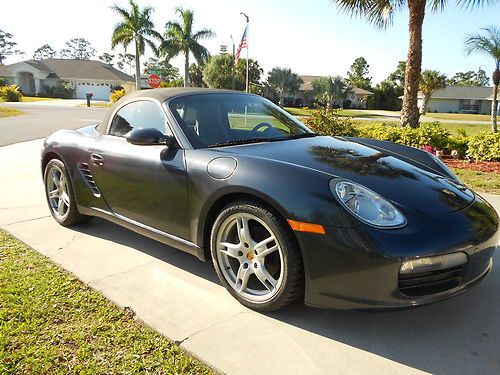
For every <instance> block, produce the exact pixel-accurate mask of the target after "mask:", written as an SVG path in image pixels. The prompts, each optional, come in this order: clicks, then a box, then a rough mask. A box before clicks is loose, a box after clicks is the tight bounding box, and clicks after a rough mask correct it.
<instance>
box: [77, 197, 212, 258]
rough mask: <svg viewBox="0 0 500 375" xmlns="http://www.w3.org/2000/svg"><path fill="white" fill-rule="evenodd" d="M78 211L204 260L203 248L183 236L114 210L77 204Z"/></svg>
mask: <svg viewBox="0 0 500 375" xmlns="http://www.w3.org/2000/svg"><path fill="white" fill-rule="evenodd" d="M78 211H79V212H80V213H81V214H83V215H88V216H97V217H100V218H102V219H105V220H108V221H111V222H113V223H115V224H118V225H120V226H122V227H125V228H127V229H130V230H132V231H134V232H136V233H139V234H142V235H143V236H145V237H148V238H151V239H153V240H156V241H158V242H161V243H164V244H165V245H168V246H172V247H175V248H176V249H179V250H182V251H185V252H186V253H189V254H191V255H194V256H195V257H197V258H198V259H199V260H201V261H202V262H206V258H205V253H204V251H203V249H202V248H201V247H199V246H198V245H196V244H195V243H193V242H190V241H187V240H185V239H183V238H180V237H177V236H174V235H172V234H169V233H166V232H163V231H161V230H158V229H156V228H153V227H150V226H147V225H145V224H142V223H140V222H138V221H135V220H132V219H129V218H127V217H125V216H122V215H119V214H116V213H114V212H110V211H106V210H103V209H100V208H97V207H84V206H80V205H79V206H78Z"/></svg>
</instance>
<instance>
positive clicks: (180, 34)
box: [161, 8, 215, 87]
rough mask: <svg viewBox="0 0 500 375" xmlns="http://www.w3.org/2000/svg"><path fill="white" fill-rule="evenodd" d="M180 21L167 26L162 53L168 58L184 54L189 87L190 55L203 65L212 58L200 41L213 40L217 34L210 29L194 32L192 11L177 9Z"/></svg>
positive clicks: (185, 75)
mask: <svg viewBox="0 0 500 375" xmlns="http://www.w3.org/2000/svg"><path fill="white" fill-rule="evenodd" d="M175 11H176V13H177V15H178V16H179V21H170V22H167V23H166V24H165V35H164V40H163V42H162V45H161V52H162V54H163V55H165V56H167V57H168V58H170V57H174V56H177V55H179V54H182V55H183V57H184V87H188V86H189V54H190V53H192V54H193V56H194V58H195V60H196V62H197V63H198V64H200V65H203V64H204V63H205V62H206V61H207V60H208V57H209V56H210V53H209V52H208V50H207V49H206V48H205V47H203V46H202V45H201V44H200V40H203V39H207V38H212V37H214V36H215V33H214V32H213V31H212V30H210V29H202V30H200V31H197V32H194V31H193V22H194V13H193V11H192V10H190V9H186V10H184V9H182V8H177V9H176V10H175Z"/></svg>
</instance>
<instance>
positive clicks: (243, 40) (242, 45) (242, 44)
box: [235, 25, 248, 64]
mask: <svg viewBox="0 0 500 375" xmlns="http://www.w3.org/2000/svg"><path fill="white" fill-rule="evenodd" d="M247 29H248V25H247V26H246V27H245V31H244V32H243V36H242V37H241V42H240V45H239V46H238V50H237V51H236V59H235V63H236V64H238V60H239V59H240V53H241V50H242V49H243V48H248V43H247Z"/></svg>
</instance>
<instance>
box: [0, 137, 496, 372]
mask: <svg viewBox="0 0 500 375" xmlns="http://www.w3.org/2000/svg"><path fill="white" fill-rule="evenodd" d="M40 146H41V141H40V140H37V141H31V142H25V143H20V144H16V145H11V146H6V147H1V148H0V170H1V171H2V173H0V227H1V228H4V229H6V230H7V231H9V232H10V233H12V234H13V235H15V236H16V237H17V238H19V239H21V240H22V241H24V242H25V243H27V244H28V245H29V246H31V247H32V248H34V249H36V250H37V251H39V252H41V253H42V254H45V255H46V256H48V257H50V258H51V259H52V260H53V261H55V262H56V263H58V264H60V265H61V266H62V267H64V268H65V269H67V270H69V271H71V272H73V273H74V274H75V275H76V276H77V277H78V278H80V279H81V280H82V281H83V282H85V283H89V285H90V286H92V287H93V288H95V289H97V290H98V291H100V292H101V293H103V294H104V295H105V296H106V297H107V298H109V299H111V300H112V301H114V302H115V303H116V304H118V305H119V306H122V307H123V306H129V307H131V308H132V309H133V310H134V311H135V312H136V313H137V316H138V317H139V318H140V319H142V320H143V321H144V322H146V323H147V324H149V325H150V326H152V327H153V328H155V329H156V330H158V331H159V332H161V333H162V334H164V335H166V336H167V337H169V338H170V339H172V340H173V341H176V342H177V343H178V344H180V346H181V347H183V348H185V349H187V350H188V351H190V352H192V353H193V354H195V355H196V356H198V357H199V358H200V359H201V360H203V361H206V362H207V363H209V364H210V365H212V366H214V367H215V368H217V369H219V370H221V371H223V372H225V373H227V374H231V375H234V374H267V373H272V374H278V375H279V374H332V373H335V374H364V375H365V374H384V375H385V374H405V375H406V374H420V373H423V372H426V373H434V374H450V375H451V374H453V375H458V374H482V375H487V374H500V349H499V348H500V314H499V311H500V293H499V292H498V290H499V285H500V252H499V253H497V254H496V255H495V259H494V262H495V265H494V267H493V270H492V272H491V274H490V275H489V276H488V277H487V278H486V279H485V280H484V281H483V282H482V283H481V284H479V285H478V286H477V287H475V288H474V289H472V290H471V291H469V292H468V293H466V294H464V295H461V296H459V297H456V298H453V299H451V300H448V301H445V302H441V303H439V304H436V305H432V306H427V307H424V308H420V309H415V310H406V311H399V312H386V313H367V312H339V311H326V310H318V309H313V308H308V307H305V306H303V305H302V304H299V303H298V304H295V305H294V306H291V307H289V308H287V309H285V310H284V311H281V312H277V313H272V314H258V313H255V312H253V311H251V310H248V309H246V308H244V307H242V306H241V305H239V304H238V303H237V302H236V301H235V300H234V299H233V298H232V297H230V296H229V294H228V293H227V292H226V291H225V290H224V288H223V287H222V286H221V285H220V284H219V282H218V281H217V278H216V276H215V274H214V271H213V270H212V266H211V265H210V264H208V263H202V262H200V261H198V260H197V259H196V258H194V257H193V256H190V255H188V254H185V253H182V252H180V251H178V250H175V249H171V248H169V247H167V246H164V245H162V244H159V243H157V242H155V241H152V240H149V239H147V238H145V237H142V236H140V235H138V234H135V233H133V232H131V231H128V230H126V229H124V228H121V227H118V226H116V225H114V224H111V223H108V222H105V221H103V220H97V219H94V220H92V221H91V222H89V223H87V224H83V225H80V226H75V227H72V228H64V227H61V226H59V225H57V224H56V222H55V221H54V220H53V219H52V217H51V216H50V214H49V212H48V209H47V207H46V202H45V199H44V194H43V185H42V183H41V175H40V170H39V160H38V157H39V149H40ZM486 197H487V199H488V200H490V201H491V202H492V203H493V204H494V205H495V206H496V208H497V210H499V209H500V196H492V195H487V196H486ZM374 282H376V281H375V280H374Z"/></svg>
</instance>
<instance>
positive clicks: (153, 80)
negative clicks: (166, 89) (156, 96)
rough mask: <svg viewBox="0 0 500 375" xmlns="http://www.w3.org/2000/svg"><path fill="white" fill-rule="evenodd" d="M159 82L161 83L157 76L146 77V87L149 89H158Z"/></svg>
mask: <svg viewBox="0 0 500 375" xmlns="http://www.w3.org/2000/svg"><path fill="white" fill-rule="evenodd" d="M160 82H161V78H160V76H159V75H158V74H151V75H150V76H149V77H148V85H149V87H151V88H153V89H156V88H158V87H160Z"/></svg>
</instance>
